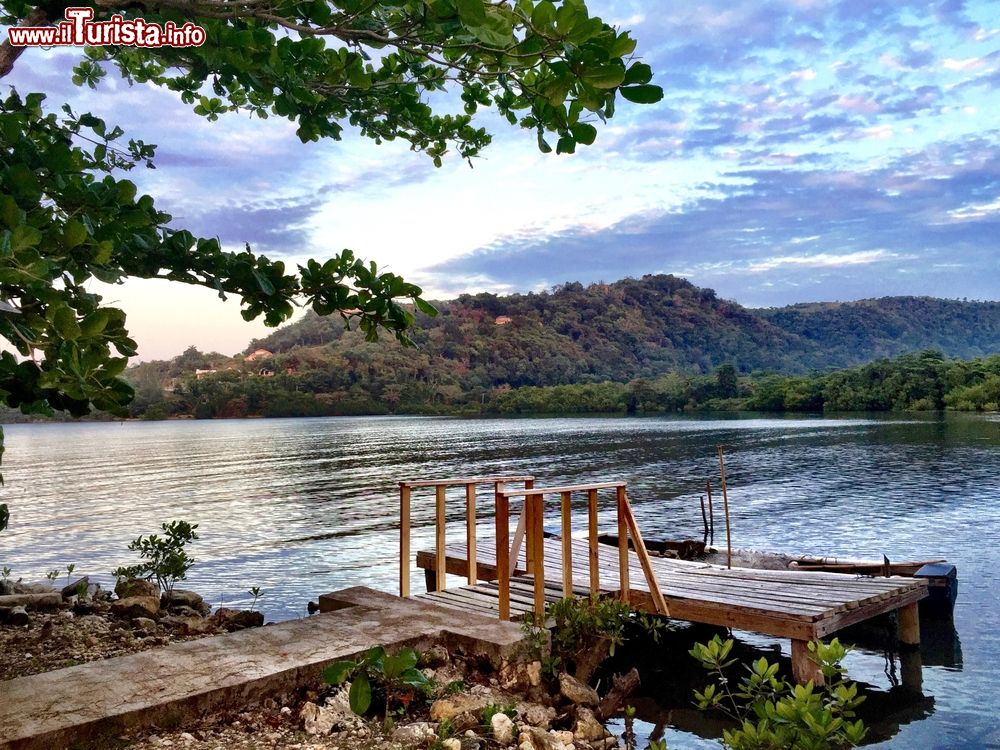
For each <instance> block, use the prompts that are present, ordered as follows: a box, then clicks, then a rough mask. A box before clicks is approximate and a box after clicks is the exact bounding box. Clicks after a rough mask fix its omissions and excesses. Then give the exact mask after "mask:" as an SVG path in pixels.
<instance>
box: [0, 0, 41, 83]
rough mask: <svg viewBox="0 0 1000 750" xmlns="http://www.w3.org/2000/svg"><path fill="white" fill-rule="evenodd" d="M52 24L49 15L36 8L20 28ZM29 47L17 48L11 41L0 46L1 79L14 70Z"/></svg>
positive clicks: (6, 41) (26, 17) (7, 40)
mask: <svg viewBox="0 0 1000 750" xmlns="http://www.w3.org/2000/svg"><path fill="white" fill-rule="evenodd" d="M51 23H52V21H51V20H50V19H49V16H48V14H47V13H46V12H45V11H44V10H42V9H41V8H35V10H33V11H31V13H29V14H28V15H27V16H25V18H24V20H23V21H22V22H21V23H20V26H48V25H50V24H51ZM26 49H27V47H15V46H14V45H12V44H11V43H10V39H9V38H8V39H6V40H4V43H3V44H0V78H3V77H4V76H6V75H7V74H8V73H10V72H11V71H12V70H13V69H14V63H15V62H17V58H19V57H20V56H21V53H22V52H24V50H26Z"/></svg>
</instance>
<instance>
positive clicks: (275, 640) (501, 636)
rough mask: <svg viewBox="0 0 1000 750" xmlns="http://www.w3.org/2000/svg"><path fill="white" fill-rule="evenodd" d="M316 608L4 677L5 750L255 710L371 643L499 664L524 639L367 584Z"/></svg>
mask: <svg viewBox="0 0 1000 750" xmlns="http://www.w3.org/2000/svg"><path fill="white" fill-rule="evenodd" d="M321 605H322V607H323V610H324V613H323V614H319V615H316V616H313V617H309V618H306V619H302V620H291V621H289V622H283V623H279V624H277V625H270V626H267V627H263V628H255V629H253V630H243V631H240V632H237V633H229V634H227V635H219V636H213V637H209V638H202V639H200V640H196V641H187V642H184V643H174V644H171V645H169V646H164V647H163V648H156V649H152V650H150V651H143V652H141V653H138V654H130V655H128V656H120V657H117V658H114V659H105V660H102V661H95V662H89V663H87V664H81V665H78V666H75V667H69V668H67V669H60V670H56V671H54V672H46V673H44V674H38V675H32V676H30V677H19V678H17V679H15V680H9V681H6V682H0V750H28V749H30V750H58V749H59V748H89V747H101V746H102V745H103V744H104V742H103V741H106V740H107V739H109V738H112V737H117V736H120V735H122V734H123V733H126V732H129V731H135V730H139V729H143V728H146V727H150V726H153V725H156V726H158V727H163V728H166V727H171V726H177V725H180V724H184V723H188V722H191V721H195V720H197V719H199V718H200V717H202V716H204V715H207V714H212V713H217V712H220V711H225V710H229V709H233V708H236V709H241V708H243V707H247V706H252V705H254V704H255V703H257V702H259V701H260V700H262V699H263V698H265V697H267V696H272V695H279V694H282V693H287V692H290V691H291V690H293V689H294V688H295V687H297V686H299V685H302V684H307V683H310V682H315V681H318V680H320V679H321V675H322V672H323V669H324V668H325V667H326V666H328V665H329V664H330V663H331V662H333V661H336V660H339V659H346V658H351V657H353V656H356V655H357V654H359V653H361V652H363V651H365V650H367V649H369V648H371V647H373V646H379V645H381V646H385V647H386V648H391V647H394V646H401V645H415V646H418V647H419V646H420V645H424V646H427V645H430V644H431V643H432V642H440V643H443V644H444V645H445V646H446V647H448V648H449V649H461V650H463V651H465V652H466V653H479V654H481V655H482V656H485V657H488V658H490V659H492V660H494V661H501V660H504V659H508V658H510V657H512V656H513V655H514V653H515V649H516V647H517V644H518V643H520V641H521V639H522V633H521V630H520V627H519V626H518V625H515V624H511V623H501V622H498V621H497V620H495V619H492V618H489V617H483V616H479V615H475V614H471V613H459V612H454V611H450V610H446V609H443V608H441V607H436V606H433V605H431V604H427V603H421V602H419V601H416V600H413V599H400V598H398V597H395V596H392V595H390V594H385V593H382V592H379V591H374V590H372V589H366V588H363V587H355V588H351V589H345V590H344V591H339V592H336V593H333V594H326V595H324V596H323V597H321ZM333 610H336V611H333Z"/></svg>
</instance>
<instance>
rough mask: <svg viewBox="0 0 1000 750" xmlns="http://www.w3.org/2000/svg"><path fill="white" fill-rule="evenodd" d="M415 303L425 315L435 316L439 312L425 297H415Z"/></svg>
mask: <svg viewBox="0 0 1000 750" xmlns="http://www.w3.org/2000/svg"><path fill="white" fill-rule="evenodd" d="M413 304H414V305H416V307H417V309H418V310H420V312H422V313H423V314H424V315H429V316H431V317H432V318H433V317H435V316H436V315H437V314H438V311H437V308H436V307H434V305H432V304H431V303H430V302H427V301H426V300H424V299H421V298H420V297H414V298H413Z"/></svg>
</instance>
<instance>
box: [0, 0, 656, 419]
mask: <svg viewBox="0 0 1000 750" xmlns="http://www.w3.org/2000/svg"><path fill="white" fill-rule="evenodd" d="M66 7H67V4H64V3H59V2H45V3H42V4H40V5H36V4H35V3H29V2H20V1H15V2H7V3H4V5H3V7H2V9H0V22H2V23H4V24H7V25H26V26H27V25H32V26H37V25H47V24H54V23H57V22H59V21H61V20H62V14H63V12H64V11H65V8H66ZM114 14H119V15H121V16H123V17H125V18H137V17H141V18H143V19H144V20H145V21H147V22H157V23H161V24H163V23H166V22H167V21H173V22H174V23H177V24H183V23H184V22H187V21H193V22H195V23H197V24H198V25H200V26H202V27H203V28H204V29H205V30H206V33H207V41H206V43H205V44H204V45H202V46H200V47H188V48H169V47H163V48H153V49H145V48H137V47H103V48H88V49H85V50H84V51H83V54H82V59H81V61H80V62H79V64H78V65H77V66H76V67H75V69H74V71H73V74H72V75H73V80H74V82H75V83H77V84H78V85H81V86H89V87H96V86H97V85H99V84H100V81H101V79H102V78H104V77H105V76H106V75H108V74H109V72H110V71H112V70H115V69H116V70H117V71H118V73H119V74H120V75H121V76H122V77H123V78H124V79H125V80H126V81H128V82H129V83H136V84H153V85H158V86H162V87H165V88H167V89H170V90H172V91H175V92H178V93H179V94H180V96H181V98H182V100H183V101H184V102H186V103H188V104H190V105H191V106H192V108H193V111H194V112H195V113H196V114H198V115H201V116H204V117H206V118H208V119H209V120H215V119H217V118H218V117H219V116H220V115H222V114H224V113H226V112H234V111H242V112H249V113H251V114H252V115H255V116H258V117H261V118H266V117H270V116H278V117H283V118H287V119H289V120H291V121H293V122H294V123H296V125H297V133H298V136H299V138H300V139H302V140H303V141H314V140H318V139H321V138H334V139H339V138H341V137H342V135H343V133H344V130H345V127H347V126H351V127H353V128H356V129H357V131H358V132H360V134H361V135H362V136H365V137H368V138H371V139H373V140H375V141H376V142H382V141H387V140H395V139H403V140H405V141H407V142H408V143H409V144H410V146H411V148H412V149H414V150H416V151H420V152H423V153H426V154H427V155H428V156H429V157H430V158H431V159H432V160H433V161H434V163H435V164H436V165H440V164H441V160H442V158H443V157H444V156H445V154H446V153H447V152H454V153H456V154H457V155H459V156H460V157H462V158H466V159H471V158H472V157H474V156H476V155H477V154H478V153H479V152H480V150H481V149H482V148H484V147H485V146H486V145H487V144H488V143H489V141H490V136H489V134H488V133H487V132H486V131H485V130H484V129H482V128H479V127H476V126H475V125H474V124H473V120H472V117H473V115H474V114H475V112H476V111H477V109H479V108H480V107H492V108H495V109H496V110H497V111H498V112H499V113H500V114H501V115H503V116H504V117H505V118H506V119H507V120H508V121H509V122H510V123H511V124H512V125H517V126H520V127H522V128H526V129H528V130H530V131H532V132H533V133H534V134H535V136H536V138H537V142H538V147H539V148H540V149H541V150H542V151H543V152H548V151H551V150H552V146H551V145H550V143H549V140H550V139H551V140H554V141H555V144H556V145H555V150H556V151H557V152H559V153H572V152H573V151H574V150H575V149H576V147H577V146H578V145H581V144H582V145H589V144H591V143H593V142H594V139H595V138H596V136H597V128H596V124H597V123H599V122H603V121H606V120H607V119H608V118H610V117H611V116H613V114H614V109H615V103H616V98H617V95H618V94H621V95H622V97H623V98H625V99H627V100H629V101H632V102H637V103H652V102H655V101H657V100H659V98H660V97H661V96H662V92H661V90H660V88H659V87H657V86H655V85H652V84H651V83H650V80H651V78H652V71H651V70H650V68H649V66H648V65H645V64H644V63H641V62H637V61H635V60H633V59H632V58H631V56H632V54H633V51H634V49H635V41H634V40H633V39H632V38H631V37H630V36H629V35H628V33H627V32H621V31H619V30H617V29H614V28H612V27H611V26H609V25H608V24H606V23H605V22H604V21H602V20H601V19H599V18H593V17H591V16H590V15H589V13H588V10H587V8H586V5H585V4H584V3H583V1H582V0H563V2H561V3H560V4H558V5H556V4H554V3H553V2H551V1H550V0H540V2H535V1H534V0H519V1H518V2H516V3H514V4H510V3H507V2H499V3H491V2H485V1H484V0H378V1H371V0H336V1H330V0H297V1H291V0H241V1H240V2H233V1H231V0H162V1H159V2H140V3H128V4H124V3H122V4H118V3H115V2H107V1H106V0H98V2H97V4H96V15H95V20H107V19H109V18H110V17H111V16H112V15H114ZM21 51H22V49H21V48H14V47H11V46H10V44H9V42H5V43H4V44H3V45H0V76H2V75H6V74H7V73H8V72H10V70H11V69H12V68H13V66H14V65H15V63H17V61H18V56H19V55H20V53H21ZM17 64H24V61H22V62H21V63H17ZM449 88H450V89H452V90H455V91H457V92H458V93H459V95H460V98H461V103H460V105H458V106H459V107H460V111H458V112H457V113H456V112H449V111H448V109H449V106H450V105H451V100H449V99H448V97H447V96H446V95H444V94H443V93H442V92H445V91H446V90H448V89H449ZM124 136H125V134H124V133H123V132H122V130H121V129H120V128H119V127H117V126H113V125H110V124H108V123H106V122H104V120H102V119H101V118H99V117H97V116H95V115H94V114H93V113H80V114H78V113H75V112H73V111H72V110H71V109H70V108H69V107H63V108H62V109H61V110H58V111H53V110H52V108H51V107H47V106H46V103H45V96H44V94H42V93H32V94H28V95H24V96H22V95H19V94H18V93H16V92H14V91H13V90H11V91H10V92H9V93H8V94H6V95H5V96H4V98H3V99H2V103H0V305H2V310H0V335H2V336H4V337H5V338H6V339H7V340H8V341H9V342H11V343H12V344H13V345H14V347H15V348H16V349H17V351H18V352H19V353H20V355H21V356H20V357H16V356H14V355H13V354H11V353H4V354H3V355H2V356H0V400H3V401H4V402H6V403H7V404H9V405H11V406H17V407H20V408H21V409H22V410H23V411H25V412H46V411H51V410H64V411H67V412H69V413H71V414H73V415H82V414H85V413H87V412H88V411H89V410H91V409H92V408H97V409H102V410H107V411H111V412H117V413H121V412H122V411H123V409H124V407H125V405H126V404H127V403H128V402H129V400H130V399H131V398H132V395H133V392H132V389H131V387H130V386H129V385H127V384H126V383H125V382H124V381H122V380H121V379H120V378H119V377H118V376H119V375H120V373H121V372H122V371H123V369H124V368H125V365H126V362H127V358H128V357H129V356H132V355H134V354H135V353H136V344H135V342H134V341H133V340H132V339H131V338H130V337H129V334H128V330H127V328H126V325H125V323H126V321H125V315H124V313H123V312H122V311H121V310H118V309H116V308H113V307H109V306H108V305H106V304H104V303H103V301H102V299H101V297H100V296H99V295H97V294H95V293H93V292H92V291H88V289H87V282H88V281H89V280H90V279H92V278H96V279H99V280H101V281H105V282H110V283H119V282H122V281H124V280H125V279H127V278H129V277H137V278H162V279H169V280H172V281H180V282H184V283H188V284H197V285H201V286H205V287H209V288H212V289H215V290H216V291H217V292H218V293H219V294H220V296H225V295H227V294H233V295H236V296H238V297H239V298H240V299H241V300H242V304H243V317H244V318H246V319H247V320H252V319H255V318H259V317H262V318H263V319H264V321H265V322H266V323H267V324H269V325H277V324H279V323H281V322H282V321H284V320H287V319H288V317H289V316H290V315H291V314H292V312H293V309H294V305H297V304H303V305H308V306H310V307H311V308H312V309H313V310H314V311H315V312H316V313H318V314H320V315H327V314H330V313H335V312H339V313H340V314H341V315H343V316H344V317H348V318H356V319H358V320H359V321H360V322H359V325H360V328H361V330H362V331H363V332H364V334H365V336H366V338H368V339H369V340H374V339H376V338H377V337H378V333H379V330H387V331H389V332H391V333H392V334H394V335H395V336H396V337H397V338H399V339H400V340H401V341H403V342H406V341H407V340H408V339H407V334H406V331H407V328H408V327H409V325H410V324H411V323H412V321H413V313H412V312H411V310H410V309H409V308H408V307H406V306H404V305H402V304H401V303H400V300H410V301H411V302H412V303H413V305H414V306H415V307H416V308H418V309H419V310H421V311H423V312H425V313H428V314H432V313H433V308H432V307H431V306H430V305H428V304H427V303H426V302H425V301H424V300H423V299H422V298H421V296H420V295H421V290H420V289H419V288H418V287H416V286H414V285H413V284H409V283H407V282H405V281H404V280H403V279H401V278H400V277H398V276H396V275H394V274H391V273H379V271H378V269H377V267H376V266H375V265H374V264H373V263H365V262H363V261H361V260H360V259H357V258H356V257H355V256H354V254H353V253H352V252H351V251H350V250H343V251H341V252H339V253H336V254H334V255H333V257H332V258H331V259H329V260H325V261H312V260H311V261H308V262H307V263H305V264H303V265H301V266H299V267H298V269H294V270H293V269H288V268H286V267H285V264H284V263H282V262H281V261H271V260H269V259H268V258H265V257H263V256H260V255H258V254H255V253H254V252H253V250H252V249H251V248H250V247H249V246H247V248H246V249H245V250H244V251H240V252H231V251H224V250H223V249H222V248H221V246H220V244H219V242H218V241H217V240H215V239H206V238H199V237H195V236H194V235H192V234H191V233H190V232H188V231H186V230H183V229H180V228H177V227H176V226H174V225H173V224H172V220H171V217H170V216H169V215H168V214H166V213H164V212H163V211H160V210H159V209H158V208H157V207H156V205H155V202H154V200H153V198H151V197H150V196H148V195H139V193H138V190H137V187H136V185H135V183H134V182H132V181H130V180H128V179H125V178H124V177H123V176H122V172H123V171H127V170H128V169H130V168H132V167H134V166H135V165H142V164H146V165H151V164H152V159H153V157H154V148H153V147H152V146H150V145H148V144H146V143H144V142H142V141H140V140H137V139H130V140H128V141H127V142H126V141H124Z"/></svg>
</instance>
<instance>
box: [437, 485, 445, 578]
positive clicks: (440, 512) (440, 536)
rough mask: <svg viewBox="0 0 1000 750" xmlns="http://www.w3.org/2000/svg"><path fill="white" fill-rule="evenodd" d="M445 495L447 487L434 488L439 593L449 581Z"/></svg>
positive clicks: (438, 486)
mask: <svg viewBox="0 0 1000 750" xmlns="http://www.w3.org/2000/svg"><path fill="white" fill-rule="evenodd" d="M444 493H445V485H443V484H439V485H437V486H436V487H435V488H434V495H435V506H436V513H435V533H434V537H435V542H436V544H435V551H436V553H437V554H436V559H435V564H434V568H435V570H434V572H435V574H436V578H437V589H436V590H437V591H444V590H445V588H446V583H447V579H446V577H445V576H446V574H447V571H446V567H447V561H446V560H445V551H444V545H445V524H446V520H447V519H446V516H445V510H444Z"/></svg>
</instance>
